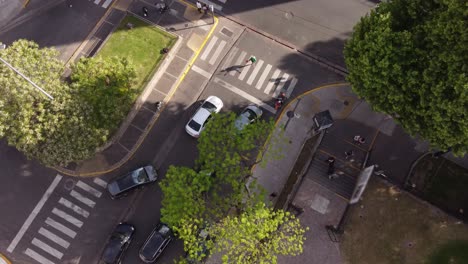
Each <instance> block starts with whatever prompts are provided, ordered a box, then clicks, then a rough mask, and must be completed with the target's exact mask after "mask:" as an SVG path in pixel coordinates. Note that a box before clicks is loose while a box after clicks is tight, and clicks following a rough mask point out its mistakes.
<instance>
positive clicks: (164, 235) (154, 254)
mask: <svg viewBox="0 0 468 264" xmlns="http://www.w3.org/2000/svg"><path fill="white" fill-rule="evenodd" d="M172 238H173V235H172V231H171V229H170V228H169V227H168V226H167V225H166V224H163V223H159V224H158V225H157V226H156V228H155V229H154V230H153V232H151V234H150V235H149V237H148V238H147V239H146V242H145V244H143V246H142V247H141V249H140V259H141V260H143V261H144V262H146V263H152V262H154V261H155V260H156V259H157V258H158V257H159V256H160V255H161V253H162V252H163V251H164V249H165V248H166V247H167V245H169V243H170V242H171V241H172Z"/></svg>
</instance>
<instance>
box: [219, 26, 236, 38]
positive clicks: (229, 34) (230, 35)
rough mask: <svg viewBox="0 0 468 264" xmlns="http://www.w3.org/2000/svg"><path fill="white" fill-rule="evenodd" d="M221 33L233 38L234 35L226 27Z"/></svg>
mask: <svg viewBox="0 0 468 264" xmlns="http://www.w3.org/2000/svg"><path fill="white" fill-rule="evenodd" d="M221 33H223V34H224V35H226V36H228V37H232V34H233V32H232V31H231V30H229V29H227V28H226V27H223V29H221Z"/></svg>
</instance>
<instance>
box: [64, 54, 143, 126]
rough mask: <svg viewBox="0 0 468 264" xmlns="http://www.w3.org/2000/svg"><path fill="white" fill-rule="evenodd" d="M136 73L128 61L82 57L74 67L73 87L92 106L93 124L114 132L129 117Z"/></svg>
mask: <svg viewBox="0 0 468 264" xmlns="http://www.w3.org/2000/svg"><path fill="white" fill-rule="evenodd" d="M135 77H136V72H135V70H134V68H133V66H132V65H131V64H130V63H129V61H128V60H127V59H126V58H118V57H112V58H109V59H103V58H101V57H93V58H82V59H80V60H79V61H78V63H77V64H76V65H74V66H73V68H72V75H71V80H72V88H73V89H74V90H75V91H77V92H78V94H79V95H80V96H81V97H82V100H84V101H86V102H88V103H89V104H90V105H91V107H92V113H93V115H92V121H93V125H94V126H96V127H99V128H106V129H109V130H114V129H116V127H117V126H118V125H119V124H120V122H121V121H122V119H123V118H124V117H125V116H126V115H127V113H128V111H129V110H130V107H131V105H132V101H133V100H134V97H135V96H136V90H135V89H131V87H132V84H133V82H134V81H135Z"/></svg>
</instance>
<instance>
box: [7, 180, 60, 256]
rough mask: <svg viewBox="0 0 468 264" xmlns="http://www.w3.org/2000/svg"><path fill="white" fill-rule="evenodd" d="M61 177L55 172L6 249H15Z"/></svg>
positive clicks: (11, 250)
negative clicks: (53, 177) (47, 186)
mask: <svg viewBox="0 0 468 264" xmlns="http://www.w3.org/2000/svg"><path fill="white" fill-rule="evenodd" d="M61 179H62V175H59V174H57V176H55V179H54V180H53V181H52V183H51V184H50V186H49V188H47V190H46V192H45V193H44V195H43V196H42V198H41V200H39V202H38V203H37V205H36V207H34V209H33V211H32V212H31V214H29V216H28V218H27V219H26V221H24V224H23V226H22V227H21V228H20V230H19V232H18V233H17V234H16V236H15V238H14V239H13V240H12V241H11V243H10V245H9V246H8V248H7V251H8V252H10V253H12V252H13V250H15V247H16V245H18V242H19V241H20V240H21V238H22V237H23V236H24V233H26V231H27V230H28V228H29V226H30V225H31V223H32V222H33V221H34V218H36V216H37V215H38V214H39V212H40V211H41V209H42V207H43V206H44V204H45V202H46V201H47V200H48V199H49V197H50V195H51V194H52V192H53V191H54V190H55V188H56V187H57V185H58V184H59V182H60V180H61Z"/></svg>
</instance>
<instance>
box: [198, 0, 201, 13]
mask: <svg viewBox="0 0 468 264" xmlns="http://www.w3.org/2000/svg"><path fill="white" fill-rule="evenodd" d="M197 9H198V12H199V13H200V14H201V12H202V5H201V3H200V1H197Z"/></svg>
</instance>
